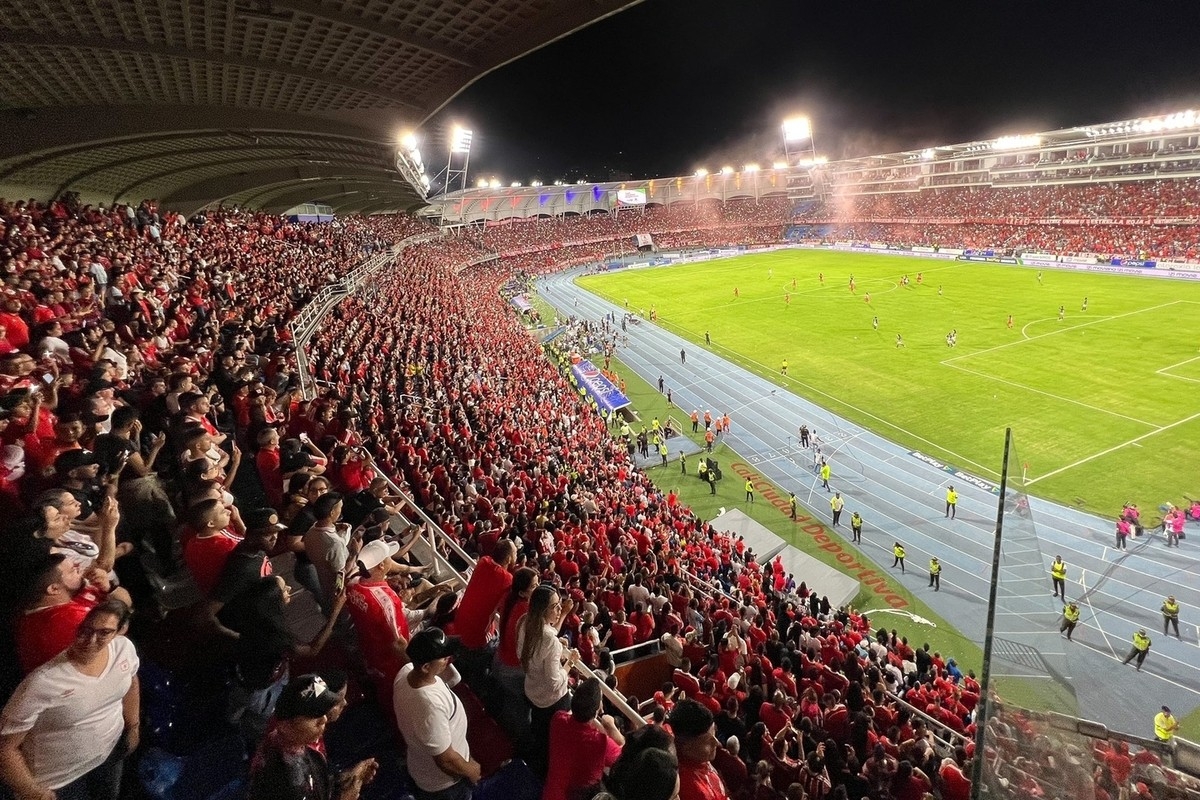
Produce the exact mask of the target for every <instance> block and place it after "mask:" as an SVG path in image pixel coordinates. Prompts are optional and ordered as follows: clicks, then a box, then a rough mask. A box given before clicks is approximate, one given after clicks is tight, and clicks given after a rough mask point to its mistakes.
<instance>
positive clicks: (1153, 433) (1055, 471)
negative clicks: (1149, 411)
mask: <svg viewBox="0 0 1200 800" xmlns="http://www.w3.org/2000/svg"><path fill="white" fill-rule="evenodd" d="M1194 419H1200V413H1198V414H1192V415H1191V416H1190V417H1184V418H1183V419H1181V420H1177V421H1175V422H1172V423H1171V424H1170V425H1164V426H1162V427H1161V428H1159V429H1157V430H1153V431H1150V432H1149V433H1143V434H1142V435H1141V436H1136V437H1134V438H1132V439H1130V440H1129V441H1127V442H1122V443H1121V444H1118V445H1115V446H1113V447H1109V448H1108V449H1106V450H1101V451H1100V452H1099V453H1093V454H1092V455H1090V456H1088V457H1086V458H1081V459H1079V460H1078V461H1075V462H1073V463H1070V464H1067V465H1066V466H1065V467H1059V468H1058V469H1053V470H1050V471H1049V472H1047V473H1046V474H1045V475H1039V476H1037V477H1036V478H1031V479H1029V480H1027V481H1025V485H1026V486H1029V485H1031V484H1034V483H1037V482H1038V481H1040V480H1041V479H1042V478H1049V477H1052V476H1054V475H1057V474H1059V473H1060V472H1066V471H1067V470H1069V469H1072V468H1074V467H1078V466H1079V465H1080V464H1086V463H1087V462H1089V461H1094V460H1095V459H1097V458H1100V457H1101V456H1106V455H1108V454H1109V453H1112V452H1115V451H1117V450H1120V449H1121V448H1122V447H1128V446H1129V445H1133V444H1137V443H1138V442H1140V441H1141V440H1142V439H1148V438H1150V437H1151V436H1156V435H1158V434H1160V433H1162V432H1163V431H1169V430H1170V429H1171V428H1174V427H1177V426H1179V425H1182V424H1184V423H1185V422H1191V421H1192V420H1194Z"/></svg>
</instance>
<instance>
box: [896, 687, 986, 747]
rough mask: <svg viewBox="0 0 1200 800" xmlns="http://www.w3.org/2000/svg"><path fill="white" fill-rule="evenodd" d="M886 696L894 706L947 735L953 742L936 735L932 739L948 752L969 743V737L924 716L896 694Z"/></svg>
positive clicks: (923, 713) (930, 717) (933, 718)
mask: <svg viewBox="0 0 1200 800" xmlns="http://www.w3.org/2000/svg"><path fill="white" fill-rule="evenodd" d="M888 694H889V696H890V697H891V698H892V700H893V701H894V702H895V703H896V704H898V705H900V706H903V707H904V708H907V709H908V710H909V712H910V713H912V714H915V715H917V716H918V717H920V718H921V719H923V720H925V722H926V723H927V724H928V725H930V726H932V727H936V728H937V729H938V730H941V731H944V732H945V733H947V734H949V737H948V738H949V739H953V740H954V741H947V738H946V737H942V736H938V735H937V734H934V736H933V738H934V739H936V740H937V741H939V742H941V743H942V744H943V745H944V746H945V747H946V748H947V751H948V752H953V751H954V748H955V747H956V746H958V745H962V746H963V747H965V746H966V745H967V743H968V742H970V741H971V738H970V737H969V736H967V735H966V734H965V733H959V732H958V731H956V730H954V729H953V728H951V727H950V726H948V725H947V724H946V723H944V722H942V721H941V720H940V719H938V718H937V717H933V716H930V715H929V714H926V713H925V712H924V711H922V710H921V709H919V708H917V707H916V706H914V705H913V704H912V703H910V702H908V701H907V700H905V699H904V698H903V697H901V696H900V695H898V694H896V693H895V692H888Z"/></svg>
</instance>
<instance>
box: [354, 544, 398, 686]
mask: <svg viewBox="0 0 1200 800" xmlns="http://www.w3.org/2000/svg"><path fill="white" fill-rule="evenodd" d="M399 550H400V545H399V544H397V543H396V542H388V541H385V540H383V539H376V540H375V541H373V542H368V543H367V544H365V545H363V546H362V549H361V550H359V551H358V558H357V560H356V562H355V565H354V566H353V567H347V569H348V571H350V575H351V577H353V576H354V574H355V569H357V575H358V581H357V582H356V583H354V584H352V585H350V586H349V587H348V588H347V589H346V608H347V609H348V610H349V611H350V619H351V620H353V622H354V628H355V630H357V631H358V643H359V647H360V648H361V649H362V655H363V661H364V662H366V666H367V672H368V673H370V675H371V679H372V683H374V685H375V690H376V695H377V698H376V699H378V700H379V703H380V705H382V706H383V707H384V708H391V707H392V683H393V681H394V680H395V678H396V673H398V672H399V671H400V668H401V667H403V666H404V665H405V664H406V663H408V657H407V655H406V653H405V651H406V650H407V648H408V639H409V636H410V634H409V629H408V619H407V618H406V617H405V614H404V603H403V602H402V601H401V600H400V595H398V594H396V590H395V589H393V588H392V587H391V586H389V585H388V582H387V576H388V574H389V573H392V572H398V571H399V568H400V565H399V564H397V563H396V562H395V561H393V560H392V556H394V555H396V553H397V552H399Z"/></svg>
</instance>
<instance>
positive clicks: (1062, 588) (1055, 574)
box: [1050, 556, 1067, 600]
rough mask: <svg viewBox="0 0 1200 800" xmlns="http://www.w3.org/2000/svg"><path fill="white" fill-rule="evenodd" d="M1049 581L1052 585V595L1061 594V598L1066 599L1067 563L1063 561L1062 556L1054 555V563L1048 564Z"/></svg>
mask: <svg viewBox="0 0 1200 800" xmlns="http://www.w3.org/2000/svg"><path fill="white" fill-rule="evenodd" d="M1050 583H1051V584H1052V585H1053V586H1054V596H1055V597H1058V596H1059V595H1060V594H1061V595H1062V599H1063V600H1066V599H1067V565H1066V564H1065V563H1063V560H1062V556H1055V557H1054V563H1053V564H1051V565H1050Z"/></svg>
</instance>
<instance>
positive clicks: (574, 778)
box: [542, 678, 625, 800]
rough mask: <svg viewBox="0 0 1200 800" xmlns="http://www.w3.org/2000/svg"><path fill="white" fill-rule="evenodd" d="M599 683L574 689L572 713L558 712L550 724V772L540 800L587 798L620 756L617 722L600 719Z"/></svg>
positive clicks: (621, 741)
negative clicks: (606, 770)
mask: <svg viewBox="0 0 1200 800" xmlns="http://www.w3.org/2000/svg"><path fill="white" fill-rule="evenodd" d="M601 700H602V695H601V691H600V681H599V680H598V679H597V678H588V679H587V680H585V681H583V682H581V683H580V684H579V685H578V686H576V687H575V694H574V695H573V696H572V697H571V711H570V713H568V712H566V711H558V712H556V713H555V714H554V718H553V719H552V720H551V721H550V769H549V772H548V773H547V775H546V785H545V788H544V789H543V791H542V800H574V798H578V797H581V796H582V797H590V796H591V795H592V794H595V789H596V788H597V787H598V785H599V783H600V778H601V777H602V776H603V775H604V770H605V769H607V768H608V767H611V766H612V765H613V764H614V763H615V762H616V760H617V757H618V756H620V755H621V747H622V746H623V745H624V744H625V737H624V736H623V735H622V734H621V731H620V729H618V728H617V723H616V721H615V720H614V719H613V718H612V717H611V716H609V715H608V714H605V715H603V716H600V715H599V714H600V706H601Z"/></svg>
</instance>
